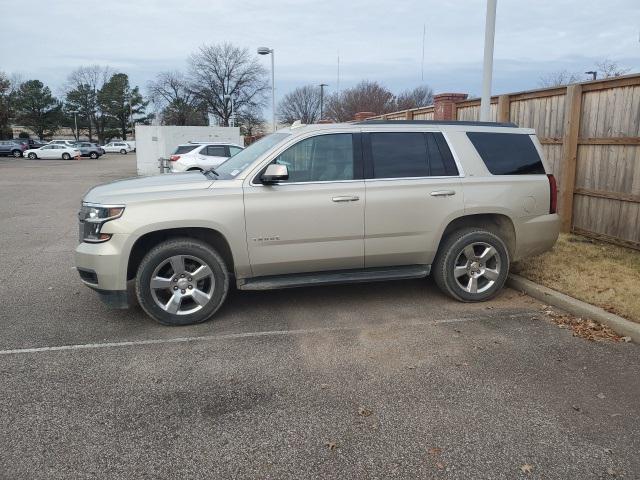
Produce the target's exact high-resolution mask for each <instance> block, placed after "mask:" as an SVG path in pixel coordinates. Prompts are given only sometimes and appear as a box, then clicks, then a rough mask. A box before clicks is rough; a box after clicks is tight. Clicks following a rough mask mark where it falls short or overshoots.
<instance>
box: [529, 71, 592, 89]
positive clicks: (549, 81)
mask: <svg viewBox="0 0 640 480" xmlns="http://www.w3.org/2000/svg"><path fill="white" fill-rule="evenodd" d="M580 80H583V77H582V76H581V75H579V74H577V73H572V72H569V71H568V70H558V71H557V72H551V73H548V74H546V75H543V76H542V77H540V78H539V79H538V86H540V87H542V88H547V87H560V86H562V85H569V84H570V83H576V82H579V81H580Z"/></svg>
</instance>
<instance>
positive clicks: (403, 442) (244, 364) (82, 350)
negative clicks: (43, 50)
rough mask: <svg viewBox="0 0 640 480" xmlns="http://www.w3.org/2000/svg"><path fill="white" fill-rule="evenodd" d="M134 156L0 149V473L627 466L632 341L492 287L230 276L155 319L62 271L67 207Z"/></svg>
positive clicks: (567, 475) (581, 470) (332, 474)
mask: <svg viewBox="0 0 640 480" xmlns="http://www.w3.org/2000/svg"><path fill="white" fill-rule="evenodd" d="M134 172H135V157H134V156H133V155H127V156H119V155H107V156H105V157H103V158H101V159H99V160H89V159H83V160H80V161H73V160H72V161H67V162H65V161H43V160H40V161H38V160H35V161H31V160H25V159H19V160H15V159H7V158H0V246H1V248H0V274H1V278H2V279H3V281H2V282H0V305H1V308H0V478H2V479H71V478H154V479H158V478H220V479H222V478H274V479H276V478H277V479H281V478H381V479H386V478H403V479H404V478H451V479H453V478H456V479H472V478H474V479H475V478H504V479H513V478H550V479H574V478H575V479H589V478H615V477H622V478H640V455H638V451H640V381H639V379H640V349H639V348H638V346H637V345H634V344H630V343H614V342H598V343H594V342H588V341H586V340H584V339H581V338H576V337H573V336H572V335H571V333H570V332H569V331H567V330H565V329H560V328H558V327H557V326H556V325H555V324H553V323H552V322H550V321H549V320H548V319H547V318H546V316H545V314H544V313H543V312H542V310H543V307H542V305H541V304H540V303H538V302H536V301H534V300H532V299H530V298H528V297H525V296H522V295H520V294H519V293H518V292H515V291H512V290H505V291H504V292H503V293H502V294H501V295H500V296H499V297H498V298H497V299H496V300H494V301H492V302H489V303H485V304H477V305H464V304H460V303H456V302H453V301H451V300H450V299H448V298H446V297H444V296H443V295H441V294H440V293H439V292H438V290H437V289H436V288H435V286H434V285H433V284H432V282H431V281H430V280H424V281H403V282H394V283H376V284H365V285H346V286H334V287H323V288H308V289H297V290H285V291H273V292H238V291H233V292H231V294H230V298H229V299H228V301H227V303H226V305H225V306H224V307H223V308H222V309H221V310H220V312H219V314H218V315H217V317H216V318H215V319H214V320H213V321H210V322H207V323H205V324H202V325H197V326H192V327H182V328H168V327H162V326H159V325H157V324H155V323H154V322H153V321H152V320H150V319H149V318H147V317H146V316H145V315H144V314H143V313H142V311H141V310H140V309H132V310H127V311H114V310H109V309H108V308H107V307H105V306H103V305H102V304H101V303H100V302H99V301H98V299H97V297H96V296H95V294H94V293H93V292H91V291H90V290H89V289H87V288H85V287H83V286H82V285H81V284H80V281H79V279H78V278H77V274H76V272H75V270H74V269H73V249H74V248H75V245H76V242H77V225H76V212H77V210H78V207H79V202H80V198H81V196H82V194H83V193H84V192H85V191H86V190H87V189H88V188H89V187H90V186H92V185H94V184H97V183H103V182H107V181H110V180H113V179H117V178H121V177H126V176H131V175H133V174H134Z"/></svg>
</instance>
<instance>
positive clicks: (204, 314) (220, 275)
mask: <svg viewBox="0 0 640 480" xmlns="http://www.w3.org/2000/svg"><path fill="white" fill-rule="evenodd" d="M176 255H184V256H188V257H195V258H197V259H198V260H201V261H202V262H203V263H204V264H206V265H207V266H208V267H209V268H210V270H211V272H212V278H213V285H210V289H211V292H210V295H211V297H210V299H209V300H208V301H207V303H206V304H204V305H202V306H201V308H200V309H199V310H198V311H196V312H194V313H186V314H177V313H169V312H167V311H166V310H164V309H163V308H161V307H160V306H159V305H158V304H157V303H156V300H155V299H154V294H153V293H152V289H151V277H152V275H153V274H154V271H155V270H156V269H157V268H158V267H160V266H161V265H162V264H163V263H165V262H167V261H168V259H170V258H171V257H174V256H176ZM187 261H188V260H187ZM186 263H187V262H185V264H186ZM174 274H175V275H176V276H177V274H176V272H173V273H171V276H173V275H174ZM229 278H230V275H229V272H228V270H227V267H226V264H225V262H224V260H223V259H222V257H221V256H220V255H219V254H218V252H217V251H216V250H215V249H213V248H212V247H211V246H210V245H208V244H207V243H205V242H202V241H200V240H195V239H192V238H176V239H172V240H167V241H165V242H162V243H161V244H159V245H157V246H156V247H154V248H153V249H151V251H150V252H149V253H147V254H146V255H145V257H144V258H143V259H142V262H141V263H140V266H139V267H138V272H137V275H136V280H135V286H136V295H137V297H138V301H139V303H140V306H141V307H142V309H143V310H144V311H145V312H146V313H147V314H148V315H149V316H150V317H151V318H153V319H154V320H155V321H157V322H158V323H161V324H163V325H174V326H176V325H193V324H196V323H202V322H204V321H206V320H208V319H210V318H211V317H212V316H213V315H214V314H215V313H216V311H217V310H218V309H219V308H220V307H221V306H222V304H223V303H224V300H225V298H226V297H227V293H228V291H229ZM205 281H207V280H205ZM172 285H173V284H172ZM196 288H197V287H196ZM157 292H158V291H156V295H158V293H157ZM160 293H163V294H165V295H166V297H169V296H170V295H172V294H173V293H172V292H171V289H167V290H160ZM177 293H178V292H177V291H176V294H177ZM185 298H186V300H183V301H182V302H185V301H186V302H187V303H189V302H192V300H191V299H190V298H188V297H185ZM163 303H164V301H163ZM167 304H168V303H167ZM193 305H194V306H195V303H194V304H193ZM180 307H182V303H181V304H180Z"/></svg>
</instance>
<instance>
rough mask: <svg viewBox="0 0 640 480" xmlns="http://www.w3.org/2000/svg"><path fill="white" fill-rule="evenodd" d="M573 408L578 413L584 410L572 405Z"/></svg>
mask: <svg viewBox="0 0 640 480" xmlns="http://www.w3.org/2000/svg"><path fill="white" fill-rule="evenodd" d="M571 408H573V409H574V410H575V411H576V412H579V411H580V410H582V409H581V408H580V406H579V405H571Z"/></svg>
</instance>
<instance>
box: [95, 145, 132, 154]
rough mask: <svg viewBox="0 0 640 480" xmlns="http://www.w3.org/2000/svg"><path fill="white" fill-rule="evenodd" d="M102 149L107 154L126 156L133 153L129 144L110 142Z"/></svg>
mask: <svg viewBox="0 0 640 480" xmlns="http://www.w3.org/2000/svg"><path fill="white" fill-rule="evenodd" d="M102 149H103V150H104V151H105V152H106V153H120V154H122V155H126V154H127V153H129V152H132V151H133V148H131V145H129V144H128V143H127V142H109V143H107V144H106V145H104V146H103V147H102Z"/></svg>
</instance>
